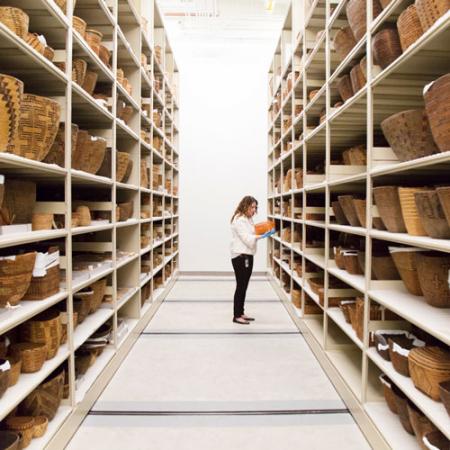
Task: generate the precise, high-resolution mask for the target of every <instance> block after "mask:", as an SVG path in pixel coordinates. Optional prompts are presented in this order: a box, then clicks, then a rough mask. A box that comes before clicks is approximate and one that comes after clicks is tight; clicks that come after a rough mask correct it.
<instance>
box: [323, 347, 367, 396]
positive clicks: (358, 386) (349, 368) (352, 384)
mask: <svg viewBox="0 0 450 450" xmlns="http://www.w3.org/2000/svg"><path fill="white" fill-rule="evenodd" d="M326 354H327V356H328V358H329V359H330V361H331V362H332V363H333V365H334V367H335V368H336V369H337V370H338V372H339V373H340V375H341V376H342V378H343V380H344V381H345V383H346V384H347V386H348V387H349V388H350V390H351V391H352V392H353V394H354V395H355V396H356V397H357V398H361V393H362V373H361V361H362V353H361V351H360V350H359V349H357V350H329V351H327V352H326Z"/></svg>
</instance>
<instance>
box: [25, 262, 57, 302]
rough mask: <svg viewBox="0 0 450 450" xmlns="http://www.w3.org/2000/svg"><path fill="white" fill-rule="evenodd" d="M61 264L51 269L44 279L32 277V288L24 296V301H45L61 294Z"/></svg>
mask: <svg viewBox="0 0 450 450" xmlns="http://www.w3.org/2000/svg"><path fill="white" fill-rule="evenodd" d="M59 282H60V269H59V264H58V265H56V266H53V267H50V268H49V269H48V270H47V273H46V274H45V275H44V276H43V277H32V278H31V283H30V287H29V288H28V290H27V292H26V294H25V295H24V297H23V299H24V300H43V299H45V298H47V297H51V296H52V295H55V294H57V293H58V292H59Z"/></svg>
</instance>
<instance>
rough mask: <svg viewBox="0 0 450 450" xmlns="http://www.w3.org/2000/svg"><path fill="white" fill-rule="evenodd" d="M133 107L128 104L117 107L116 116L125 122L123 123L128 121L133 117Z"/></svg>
mask: <svg viewBox="0 0 450 450" xmlns="http://www.w3.org/2000/svg"><path fill="white" fill-rule="evenodd" d="M133 113H134V109H133V107H132V106H130V105H126V106H123V107H121V108H118V111H117V117H118V118H119V119H121V120H123V121H124V122H125V124H128V122H129V121H130V120H131V118H132V117H133Z"/></svg>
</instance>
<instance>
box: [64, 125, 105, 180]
mask: <svg viewBox="0 0 450 450" xmlns="http://www.w3.org/2000/svg"><path fill="white" fill-rule="evenodd" d="M106 144H107V143H106V140H105V139H103V138H99V137H95V138H94V137H92V136H90V135H89V133H88V132H87V131H85V130H79V131H78V137H77V146H76V148H75V150H74V151H73V152H72V167H73V168H74V169H77V170H83V171H84V172H88V173H92V174H96V173H97V172H98V171H99V170H100V167H101V166H102V162H103V159H104V157H105V153H106Z"/></svg>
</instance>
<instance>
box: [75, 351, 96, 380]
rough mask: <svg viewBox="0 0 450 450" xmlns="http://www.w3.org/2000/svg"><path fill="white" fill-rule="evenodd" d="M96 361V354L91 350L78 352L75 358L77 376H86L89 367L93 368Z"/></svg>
mask: <svg viewBox="0 0 450 450" xmlns="http://www.w3.org/2000/svg"><path fill="white" fill-rule="evenodd" d="M95 360H96V355H95V353H94V352H92V351H89V350H83V351H78V352H77V353H76V356H75V374H76V377H77V378H78V377H79V376H81V375H84V374H85V373H86V372H87V371H88V369H89V367H91V366H92V365H93V364H94V362H95Z"/></svg>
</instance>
